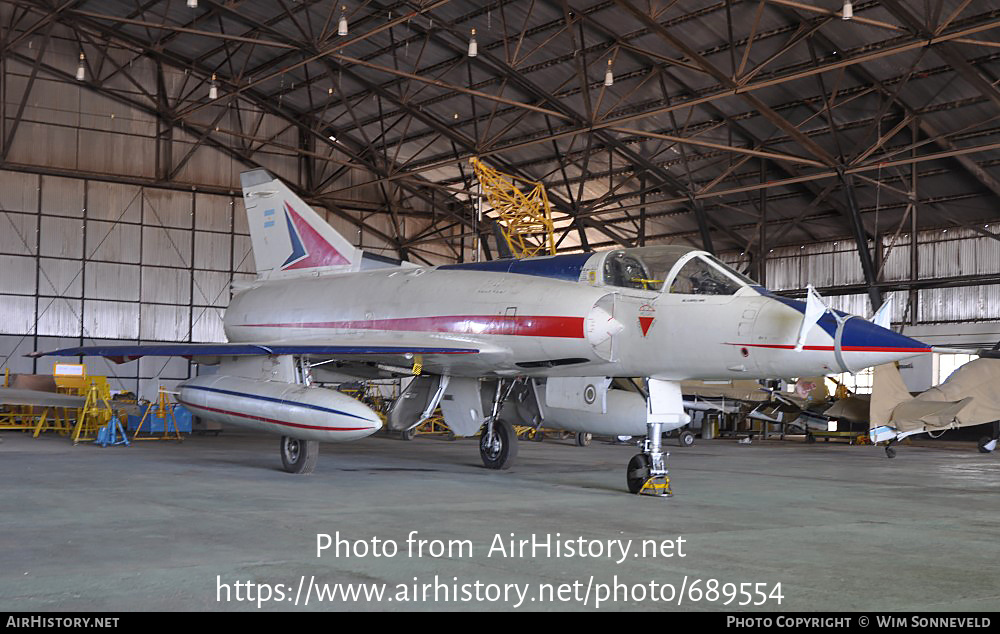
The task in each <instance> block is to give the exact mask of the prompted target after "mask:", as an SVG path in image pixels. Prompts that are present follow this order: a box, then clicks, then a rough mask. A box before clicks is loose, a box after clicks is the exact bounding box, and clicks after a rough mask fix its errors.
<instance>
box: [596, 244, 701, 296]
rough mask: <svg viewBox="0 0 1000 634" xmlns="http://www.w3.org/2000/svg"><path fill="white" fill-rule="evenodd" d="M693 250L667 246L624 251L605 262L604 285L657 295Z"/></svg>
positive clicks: (616, 253) (613, 253) (611, 255)
mask: <svg viewBox="0 0 1000 634" xmlns="http://www.w3.org/2000/svg"><path fill="white" fill-rule="evenodd" d="M693 250H694V249H693V248H691V247H681V246H674V245H665V246H657V247H639V248H636V249H622V250H619V251H614V252H612V253H609V254H608V257H607V258H606V259H605V260H604V276H603V277H604V285H605V286H618V287H622V288H636V289H642V290H646V291H658V290H661V289H662V288H663V283H664V280H666V279H667V274H668V273H670V270H671V269H672V268H673V267H674V264H676V263H677V260H679V259H680V258H682V257H683V256H685V255H687V254H688V253H690V252H691V251H693Z"/></svg>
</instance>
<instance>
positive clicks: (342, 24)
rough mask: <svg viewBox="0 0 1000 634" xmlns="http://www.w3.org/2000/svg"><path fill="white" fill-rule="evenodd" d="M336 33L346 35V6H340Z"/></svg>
mask: <svg viewBox="0 0 1000 634" xmlns="http://www.w3.org/2000/svg"><path fill="white" fill-rule="evenodd" d="M337 35H347V6H346V5H344V6H341V7H340V21H339V22H337Z"/></svg>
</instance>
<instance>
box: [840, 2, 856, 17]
mask: <svg viewBox="0 0 1000 634" xmlns="http://www.w3.org/2000/svg"><path fill="white" fill-rule="evenodd" d="M840 17H841V18H842V19H844V20H850V19H851V18H853V17H854V5H853V4H851V0H844V10H843V11H842V12H841V14H840Z"/></svg>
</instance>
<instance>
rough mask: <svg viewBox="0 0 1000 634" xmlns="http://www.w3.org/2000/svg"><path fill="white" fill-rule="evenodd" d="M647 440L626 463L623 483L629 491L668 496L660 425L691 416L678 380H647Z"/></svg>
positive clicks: (668, 486) (661, 427)
mask: <svg viewBox="0 0 1000 634" xmlns="http://www.w3.org/2000/svg"><path fill="white" fill-rule="evenodd" d="M646 394H648V396H647V399H646V428H647V433H646V440H645V442H643V445H642V453H640V454H636V455H635V456H633V457H632V459H631V460H630V461H629V463H628V471H627V472H626V482H627V484H628V490H629V493H637V494H641V495H653V496H656V497H670V496H671V495H673V492H672V491H671V490H670V476H669V475H668V473H669V472H668V471H667V467H666V457H667V456H668V455H669V454H666V453H664V452H663V450H662V449H663V447H662V440H663V425H664V424H670V425H675V426H676V425H677V424H680V425H685V424H687V423H689V422H691V417H690V416H688V415H687V414H686V413H684V398H683V396H682V395H681V386H680V383H678V382H677V381H664V380H662V379H649V380H647V381H646Z"/></svg>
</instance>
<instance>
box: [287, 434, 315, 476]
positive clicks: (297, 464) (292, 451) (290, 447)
mask: <svg viewBox="0 0 1000 634" xmlns="http://www.w3.org/2000/svg"><path fill="white" fill-rule="evenodd" d="M280 450H281V466H283V467H284V468H285V471H287V472H288V473H297V474H300V475H303V474H307V473H312V472H313V469H315V468H316V459H317V458H318V457H319V442H318V441H316V440H302V439H300V438H292V437H291V436H282V437H281V444H280Z"/></svg>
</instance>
